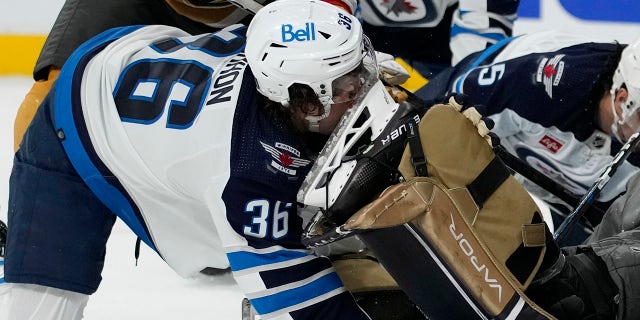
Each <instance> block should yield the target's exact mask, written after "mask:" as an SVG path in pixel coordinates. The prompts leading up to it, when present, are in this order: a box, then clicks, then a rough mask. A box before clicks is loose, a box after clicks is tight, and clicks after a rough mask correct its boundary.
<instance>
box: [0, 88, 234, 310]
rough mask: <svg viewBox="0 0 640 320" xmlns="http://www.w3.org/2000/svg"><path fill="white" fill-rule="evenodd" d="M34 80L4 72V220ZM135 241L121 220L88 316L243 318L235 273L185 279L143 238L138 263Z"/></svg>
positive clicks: (0, 162)
mask: <svg viewBox="0 0 640 320" xmlns="http://www.w3.org/2000/svg"><path fill="white" fill-rule="evenodd" d="M32 82H33V80H31V78H29V77H0V103H1V106H0V121H2V122H1V123H0V130H1V131H0V219H2V220H3V221H5V222H6V221H7V219H6V218H7V198H8V188H9V174H10V172H11V163H12V160H13V121H14V118H15V114H16V110H17V108H18V106H19V104H20V102H21V101H22V99H23V98H24V95H25V94H26V93H27V92H28V91H29V88H30V87H31V84H32ZM10 227H11V226H10V225H9V228H10ZM51 236H52V237H55V235H54V234H52V235H51ZM135 240H136V239H135V236H134V235H133V233H132V232H131V231H129V229H128V228H127V227H126V226H125V225H124V224H123V223H122V222H121V221H119V220H118V222H116V225H115V227H114V229H113V232H112V234H111V238H110V239H109V242H108V244H107V256H106V261H105V267H104V271H103V272H102V277H103V279H102V284H101V285H100V288H99V289H98V291H97V292H96V293H95V294H93V295H92V296H91V298H90V299H89V303H88V305H87V307H86V309H85V312H84V315H85V317H84V319H86V320H97V319H104V320H107V319H108V320H115V319H118V320H134V319H135V320H151V319H153V320H162V319H172V320H174V319H175V320H200V319H202V320H204V319H211V320H240V318H241V302H242V298H243V294H242V293H241V292H240V289H239V288H238V287H237V285H236V284H235V282H234V280H233V278H232V276H231V274H229V273H227V274H224V275H219V276H205V275H202V276H199V277H197V278H193V279H183V278H181V277H179V276H178V275H177V274H176V273H175V272H173V270H171V269H170V268H169V267H168V266H167V265H166V264H165V263H164V262H163V261H162V259H161V258H160V257H159V256H158V255H157V254H156V253H155V252H154V251H153V250H151V249H149V248H148V247H147V246H146V245H144V243H143V244H142V245H141V250H140V259H139V260H138V265H137V266H136V265H135V259H134V247H135ZM4 285H5V284H0V287H1V286H4ZM0 292H2V290H0ZM0 299H1V298H0ZM2 320H4V319H2Z"/></svg>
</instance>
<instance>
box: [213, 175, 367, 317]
mask: <svg viewBox="0 0 640 320" xmlns="http://www.w3.org/2000/svg"><path fill="white" fill-rule="evenodd" d="M265 188H267V189H265ZM268 188H269V186H268V184H266V183H264V182H260V181H256V180H253V181H251V180H248V179H242V178H231V179H230V180H229V182H228V183H227V185H226V187H225V191H224V195H223V199H224V203H225V207H226V212H227V213H226V219H227V221H228V225H229V226H230V227H231V229H233V231H232V233H231V234H229V233H227V234H226V239H225V240H226V241H225V242H227V244H231V243H232V244H231V245H227V247H226V251H227V257H228V259H229V263H230V265H231V270H232V271H233V276H234V278H235V279H236V282H237V283H238V285H239V286H240V288H241V289H242V291H243V292H244V294H245V295H246V296H247V298H249V299H250V301H251V303H252V305H253V307H254V308H255V309H256V311H257V312H258V313H259V314H260V315H262V317H263V318H264V319H272V318H277V319H368V317H367V316H366V315H365V313H364V312H363V311H362V310H361V309H360V308H359V307H358V305H357V304H356V303H355V301H354V299H353V297H352V296H351V294H350V293H349V292H348V291H347V290H346V289H345V288H344V286H343V285H342V282H341V280H340V278H339V277H338V274H337V273H336V271H335V270H334V269H333V267H332V264H331V261H330V260H329V259H328V258H326V257H319V256H316V255H313V254H312V253H311V252H310V251H309V250H306V249H304V248H303V247H302V246H301V244H300V238H301V233H302V219H301V218H300V217H299V216H298V214H297V210H298V206H297V204H296V203H295V200H294V201H292V199H291V198H290V196H289V194H290V193H287V192H278V191H275V190H273V191H272V192H270V195H269V196H265V195H266V194H267V193H265V192H264V191H262V190H268ZM229 231H231V230H229ZM221 234H222V235H223V237H224V236H225V233H221ZM233 238H235V241H233V240H232V239H233ZM229 240H232V241H229Z"/></svg>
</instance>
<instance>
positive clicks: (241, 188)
mask: <svg viewBox="0 0 640 320" xmlns="http://www.w3.org/2000/svg"><path fill="white" fill-rule="evenodd" d="M119 30H120V31H118V29H116V31H113V30H112V31H107V32H105V33H104V34H103V35H102V36H101V37H98V39H100V38H104V40H103V41H99V40H94V41H93V43H91V42H89V43H88V44H85V45H84V46H83V47H81V49H80V50H79V51H76V53H74V55H73V56H72V58H71V59H70V61H71V62H70V63H67V64H66V65H65V67H64V68H63V70H62V72H61V76H60V79H61V80H59V82H58V88H57V89H56V90H57V91H56V93H57V95H60V96H65V97H72V98H61V99H59V100H56V106H58V104H59V103H60V104H61V105H69V104H73V105H74V107H72V108H67V109H73V111H72V112H73V118H74V120H73V121H74V123H75V127H77V128H78V129H77V132H78V134H77V135H78V137H74V135H73V132H72V130H71V129H69V128H71V127H69V126H67V127H65V126H64V125H63V126H62V127H63V128H64V132H65V134H66V135H67V138H66V140H65V142H64V144H65V150H66V151H67V154H68V155H69V157H70V159H71V161H72V163H74V166H75V167H76V168H79V170H78V171H79V174H80V175H81V176H82V177H83V179H84V181H85V182H86V183H87V185H89V187H90V188H91V189H92V190H93V191H94V193H96V195H97V196H98V197H99V198H100V199H101V200H103V202H104V203H105V204H106V205H107V206H108V207H109V208H110V209H111V210H112V211H113V212H114V213H116V214H118V216H119V217H120V218H122V219H123V220H124V222H125V223H127V225H129V226H130V227H131V228H132V229H133V230H134V231H135V232H136V233H137V234H138V236H140V237H141V238H142V240H144V241H145V242H146V243H148V244H149V245H150V246H151V247H153V248H155V249H156V250H157V251H158V253H159V254H160V255H161V256H162V257H163V258H164V260H165V261H166V262H167V263H168V264H169V265H170V266H171V267H172V268H173V269H174V270H176V271H177V272H178V273H179V274H181V275H183V276H190V275H192V274H194V273H196V272H199V271H200V270H202V269H203V268H205V267H215V268H226V267H227V266H230V267H231V270H232V272H233V275H234V277H235V279H236V280H237V283H238V284H239V286H240V287H241V289H242V290H243V291H244V293H245V295H246V296H247V297H248V298H250V299H251V301H252V304H253V306H254V307H255V308H256V310H257V311H258V312H259V313H260V314H262V315H263V318H264V319H271V318H274V319H275V318H277V319H320V318H321V319H343V318H348V319H367V317H366V315H364V313H363V312H362V310H361V309H360V308H359V307H358V306H357V304H356V303H355V301H354V300H353V298H352V297H351V295H350V294H349V293H348V292H346V290H345V288H344V287H343V286H342V282H341V281H340V279H339V277H338V275H337V273H336V272H335V270H334V269H333V267H332V265H331V262H330V261H329V259H327V258H323V257H318V256H315V255H313V254H312V253H311V252H310V251H308V250H306V249H305V248H304V247H303V246H302V244H301V243H300V239H301V233H302V219H301V217H300V216H299V212H298V206H297V202H296V194H297V191H298V189H299V187H300V184H301V183H302V181H303V179H304V177H305V175H306V174H307V172H308V170H309V169H310V167H311V163H312V162H311V159H312V158H313V154H312V153H311V152H310V151H308V150H307V149H306V147H305V145H304V144H303V143H302V140H301V137H300V135H298V134H294V133H293V132H292V131H291V129H290V127H289V126H288V125H287V123H286V121H284V120H282V119H277V118H276V119H274V116H273V114H272V113H270V112H268V111H267V110H266V109H265V108H263V107H262V106H261V103H264V101H262V100H259V99H260V97H259V94H258V93H257V90H256V88H255V80H254V78H253V76H252V74H251V72H250V70H249V68H248V67H247V61H246V58H245V56H244V54H243V49H244V44H245V39H244V34H245V32H246V27H245V26H243V25H234V26H230V27H227V28H224V29H223V30H221V31H219V32H216V33H213V34H204V35H197V36H191V35H188V34H186V33H184V32H182V31H180V30H178V29H174V28H172V27H166V26H147V27H141V28H129V29H119ZM123 30H124V31H123ZM122 33H128V34H126V35H124V36H121V34H122ZM110 34H114V35H112V36H110ZM78 75H81V76H82V77H81V78H80V77H79V76H78ZM78 79H81V80H78ZM78 81H81V83H79V82H78ZM67 90H69V91H67ZM65 93H70V94H68V95H65ZM76 96H77V97H78V98H77V99H75V98H73V97H76ZM65 99H67V100H65ZM76 100H79V101H80V103H81V105H82V107H81V108H77V107H76V105H77V102H76ZM78 109H79V111H78ZM64 110H66V109H65V108H60V110H56V113H57V116H56V119H57V120H60V119H65V115H64V114H63V113H64V112H65V111H64ZM69 113H71V111H69ZM67 118H68V117H67ZM83 129H86V131H83ZM83 132H86V133H83ZM83 135H86V136H83ZM82 146H84V148H85V149H87V148H88V149H92V151H91V152H87V154H88V155H85V154H80V153H78V152H75V150H78V149H81V148H82ZM92 152H95V155H96V156H97V159H94V158H93V157H92V156H91V153H92ZM79 154H80V155H79ZM90 165H91V166H96V167H98V168H100V166H104V167H105V168H106V169H102V170H94V171H91V170H85V169H84V167H86V166H90Z"/></svg>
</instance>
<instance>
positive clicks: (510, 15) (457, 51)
mask: <svg viewBox="0 0 640 320" xmlns="http://www.w3.org/2000/svg"><path fill="white" fill-rule="evenodd" d="M519 4H520V1H519V0H482V1H479V0H460V2H459V7H458V9H456V11H455V12H454V15H453V20H452V22H451V24H452V25H451V42H450V48H451V52H452V53H453V58H452V64H456V63H458V62H459V61H460V60H462V59H463V58H464V57H466V56H467V55H469V54H471V53H473V52H477V51H481V50H484V49H485V48H486V47H487V46H489V45H491V44H494V43H496V42H498V41H500V40H502V39H504V38H506V37H510V36H511V35H512V32H513V23H514V21H515V20H516V18H517V16H518V15H517V11H518V5H519Z"/></svg>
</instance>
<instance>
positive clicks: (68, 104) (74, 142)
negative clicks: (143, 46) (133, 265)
mask: <svg viewBox="0 0 640 320" xmlns="http://www.w3.org/2000/svg"><path fill="white" fill-rule="evenodd" d="M141 27H142V26H130V27H123V28H116V29H111V30H108V31H105V32H103V33H101V34H100V35H98V36H96V37H95V38H92V39H91V40H89V41H87V42H85V43H84V44H83V45H81V46H80V47H79V48H78V49H77V50H76V51H75V52H74V53H73V54H72V55H71V57H69V59H68V60H67V62H66V63H65V65H64V67H63V68H62V70H61V71H60V75H59V76H58V79H67V81H62V80H59V81H58V82H57V83H56V86H57V88H56V96H55V110H54V117H55V124H56V127H57V129H62V131H63V132H64V134H65V139H64V140H63V141H62V145H63V147H64V149H65V152H66V153H67V155H68V157H69V161H71V163H72V164H73V167H74V168H75V169H76V171H77V172H78V174H79V175H80V176H81V177H82V180H84V182H85V183H86V184H87V186H88V187H89V188H90V189H91V191H92V192H93V193H94V194H95V195H96V196H97V197H98V198H100V200H101V201H102V202H103V203H104V204H105V205H106V206H107V207H108V208H109V209H110V210H111V211H113V212H114V213H115V214H116V215H118V217H120V218H121V219H122V220H123V221H124V222H125V223H126V224H127V225H128V226H129V227H130V228H131V230H133V231H134V232H135V233H136V235H137V236H138V237H140V239H142V241H144V242H145V243H146V244H147V245H149V246H150V247H151V248H153V249H154V250H156V248H155V246H154V245H153V243H152V241H151V239H150V238H149V236H148V234H147V233H146V232H145V229H144V227H143V226H142V224H141V222H140V221H139V220H138V218H137V216H136V214H135V212H134V210H133V208H132V207H131V203H130V202H129V200H128V199H127V198H126V197H125V196H124V195H123V194H122V193H121V192H120V190H118V189H117V188H115V187H114V186H113V185H111V184H110V183H109V182H107V181H106V180H105V179H104V177H103V176H102V174H101V173H100V171H99V170H98V168H97V167H96V166H95V164H94V163H93V162H92V161H91V158H90V157H89V155H88V153H87V150H85V148H84V145H83V144H82V141H81V139H80V136H79V134H78V129H77V127H76V124H75V121H74V119H73V109H72V107H73V99H72V97H73V91H72V89H73V86H72V85H73V81H72V80H73V79H74V73H75V71H76V67H77V66H78V65H79V64H80V61H81V60H82V59H83V58H84V57H85V55H86V54H87V53H89V52H91V51H92V50H93V49H95V48H97V47H100V46H101V45H104V44H105V43H108V42H109V41H113V40H115V39H118V38H121V37H122V36H124V35H126V34H129V33H131V32H133V31H135V30H137V29H139V28H141ZM80 70H84V68H80Z"/></svg>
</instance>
